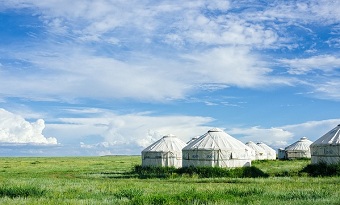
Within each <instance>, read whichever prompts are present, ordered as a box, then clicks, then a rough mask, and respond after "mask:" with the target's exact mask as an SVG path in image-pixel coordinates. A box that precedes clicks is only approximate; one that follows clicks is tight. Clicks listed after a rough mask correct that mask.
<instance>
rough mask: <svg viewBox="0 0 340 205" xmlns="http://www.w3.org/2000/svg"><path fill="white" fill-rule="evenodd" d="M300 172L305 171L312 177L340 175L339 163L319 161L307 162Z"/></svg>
mask: <svg viewBox="0 0 340 205" xmlns="http://www.w3.org/2000/svg"><path fill="white" fill-rule="evenodd" d="M300 172H301V173H304V172H305V173H307V174H308V175H309V176H312V177H319V176H340V163H337V164H327V163H325V162H320V163H318V164H309V165H307V166H306V167H304V168H303V169H302V170H301V171H300Z"/></svg>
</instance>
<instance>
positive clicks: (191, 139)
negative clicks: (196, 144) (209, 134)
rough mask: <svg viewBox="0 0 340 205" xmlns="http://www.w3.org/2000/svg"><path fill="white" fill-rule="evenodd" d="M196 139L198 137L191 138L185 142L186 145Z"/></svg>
mask: <svg viewBox="0 0 340 205" xmlns="http://www.w3.org/2000/svg"><path fill="white" fill-rule="evenodd" d="M197 138H199V136H197V137H193V138H191V139H190V140H189V141H188V142H187V144H190V143H192V142H193V141H195V140H196V139H197Z"/></svg>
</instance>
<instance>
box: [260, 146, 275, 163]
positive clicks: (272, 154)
mask: <svg viewBox="0 0 340 205" xmlns="http://www.w3.org/2000/svg"><path fill="white" fill-rule="evenodd" d="M256 145H257V146H259V147H261V148H262V149H264V151H266V154H267V159H268V160H275V159H276V151H275V150H274V149H273V148H271V147H269V146H268V145H266V144H265V143H263V142H259V143H257V144H256Z"/></svg>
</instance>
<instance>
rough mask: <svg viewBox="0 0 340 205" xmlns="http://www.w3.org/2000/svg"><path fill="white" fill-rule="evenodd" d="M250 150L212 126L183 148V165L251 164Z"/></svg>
mask: <svg viewBox="0 0 340 205" xmlns="http://www.w3.org/2000/svg"><path fill="white" fill-rule="evenodd" d="M252 151H253V150H252V149H251V148H250V147H248V146H246V145H245V144H243V143H242V142H241V141H239V140H237V139H235V138H233V137H232V136H230V135H228V134H227V133H225V132H224V131H222V130H221V129H218V128H213V129H211V130H209V131H208V132H207V133H205V134H204V135H202V136H200V137H199V138H197V139H196V140H195V141H192V142H191V143H190V144H188V145H187V146H185V147H184V148H183V150H182V154H183V167H190V166H198V167H199V166H209V167H243V166H251V152H252Z"/></svg>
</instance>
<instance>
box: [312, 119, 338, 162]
mask: <svg viewBox="0 0 340 205" xmlns="http://www.w3.org/2000/svg"><path fill="white" fill-rule="evenodd" d="M310 150H311V155H312V157H311V158H312V159H311V160H312V164H317V163H320V162H324V163H327V164H337V163H340V124H339V125H338V126H336V127H335V128H333V129H332V130H330V131H329V132H327V133H326V134H324V135H323V136H322V137H320V138H319V139H317V140H316V141H315V142H313V143H312V144H311V145H310Z"/></svg>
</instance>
